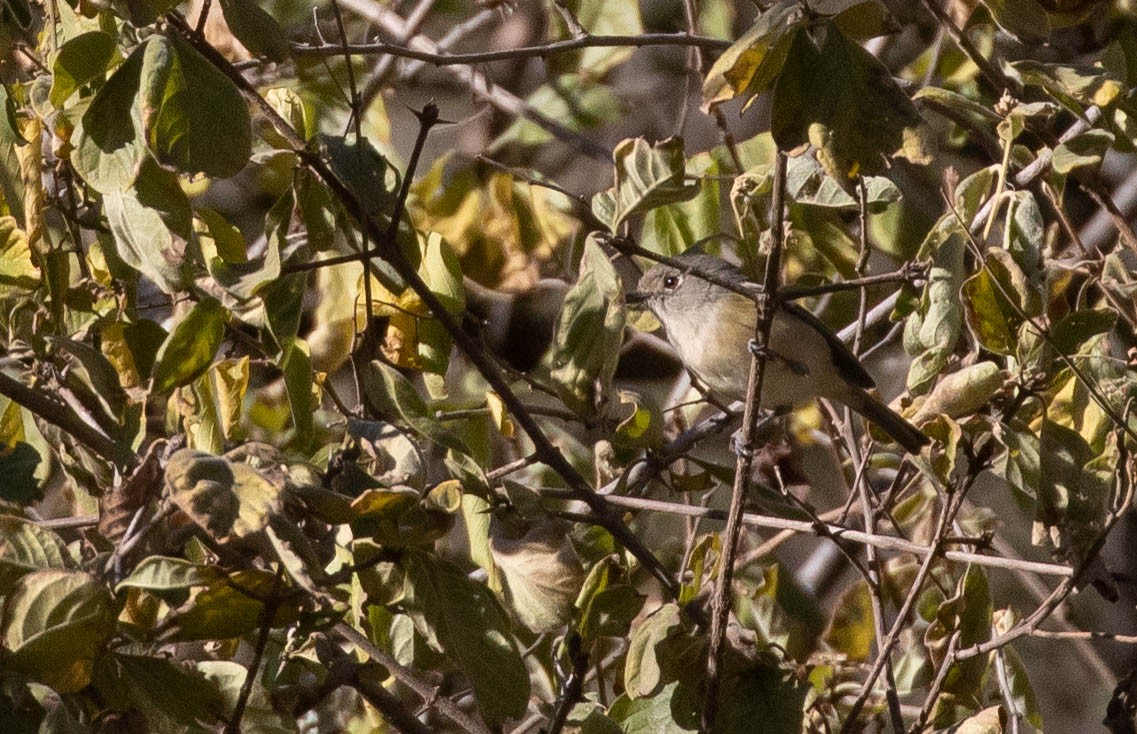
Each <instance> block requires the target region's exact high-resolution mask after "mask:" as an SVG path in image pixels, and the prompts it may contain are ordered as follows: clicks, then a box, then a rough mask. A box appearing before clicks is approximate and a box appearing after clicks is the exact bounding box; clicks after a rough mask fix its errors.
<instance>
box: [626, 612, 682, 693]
mask: <svg viewBox="0 0 1137 734" xmlns="http://www.w3.org/2000/svg"><path fill="white" fill-rule="evenodd" d="M680 632H682V625H681V624H680V619H679V607H678V606H676V605H675V604H664V605H663V606H661V607H660V608H659V609H656V610H655V611H654V612H652V613H651V614H649V615H648V616H647V618H645V619H644V620H643V621H642V622H640V623H639V624H638V625H637V626H636V628H635V630H634V631H633V632H632V637H631V639H630V640H629V642H628V655H627V658H625V661H624V687H625V690H626V691H627V692H628V695H629V696H631V697H632V698H645V697H647V696H652V695H655V694H656V693H657V692H658V691H659V690H660V689H661V688H662V687H663V684H664V683H665V682H666V680H665V678H664V674H663V671H662V669H661V667H660V660H659V657H658V655H659V652H658V649H659V646H660V644H661V643H662V642H664V641H665V640H667V639H668V638H670V637H673V636H675V635H677V634H678V633H680Z"/></svg>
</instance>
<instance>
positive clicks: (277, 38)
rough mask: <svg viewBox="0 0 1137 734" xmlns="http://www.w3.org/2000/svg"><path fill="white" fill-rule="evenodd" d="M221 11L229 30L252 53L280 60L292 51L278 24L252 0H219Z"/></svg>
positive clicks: (271, 59) (272, 59)
mask: <svg viewBox="0 0 1137 734" xmlns="http://www.w3.org/2000/svg"><path fill="white" fill-rule="evenodd" d="M221 12H222V13H224V14H225V22H226V24H228V26H229V30H230V31H232V32H233V35H234V36H236V37H237V40H238V41H240V42H241V44H242V45H243V46H244V47H245V48H247V49H248V50H249V53H251V54H252V55H253V56H263V57H265V58H266V59H268V60H269V61H276V62H281V61H284V60H286V59H287V58H288V57H289V56H290V55H291V49H290V47H289V45H288V38H287V37H286V36H285V35H284V31H283V30H281V28H280V24H279V23H277V22H276V19H275V18H273V17H272V16H271V15H269V14H268V13H266V12H265V11H264V10H263V9H262V8H261V7H260V6H259V5H258V4H257V3H256V2H255V0H221Z"/></svg>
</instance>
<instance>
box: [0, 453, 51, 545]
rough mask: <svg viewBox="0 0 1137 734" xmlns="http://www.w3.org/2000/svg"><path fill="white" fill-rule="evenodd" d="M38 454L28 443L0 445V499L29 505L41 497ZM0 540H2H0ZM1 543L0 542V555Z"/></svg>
mask: <svg viewBox="0 0 1137 734" xmlns="http://www.w3.org/2000/svg"><path fill="white" fill-rule="evenodd" d="M39 463H40V455H39V452H38V451H36V450H35V448H33V447H32V446H31V445H30V444H27V443H24V442H23V441H17V442H16V443H15V444H14V445H12V446H3V445H0V477H3V478H4V481H3V482H0V500H4V501H7V502H14V503H15V504H17V505H30V504H32V503H34V502H39V501H40V500H42V499H43V488H42V487H40V484H39V480H38V479H36V467H37V466H39ZM0 542H2V541H0ZM2 554H3V545H2V544H0V555H2Z"/></svg>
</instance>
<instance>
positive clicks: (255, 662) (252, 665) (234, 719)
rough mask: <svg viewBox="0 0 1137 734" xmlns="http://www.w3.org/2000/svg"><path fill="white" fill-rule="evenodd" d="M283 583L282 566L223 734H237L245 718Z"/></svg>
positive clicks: (262, 617) (277, 570) (264, 611)
mask: <svg viewBox="0 0 1137 734" xmlns="http://www.w3.org/2000/svg"><path fill="white" fill-rule="evenodd" d="M283 581H284V565H283V564H281V565H279V566H277V569H276V578H275V579H273V582H272V592H271V594H270V596H269V598H268V600H267V601H265V603H264V607H263V608H262V610H261V628H260V632H259V633H258V634H257V644H256V647H254V648H253V659H252V660H251V661H249V668H248V670H246V671H245V680H244V682H243V683H242V684H241V692H240V693H239V694H238V695H237V703H236V704H235V705H234V706H233V715H232V716H231V717H230V718H229V722H228V723H227V724H226V725H225V734H239V733H240V731H241V719H242V718H244V716H245V708H246V707H247V706H248V704H249V696H250V695H252V693H253V684H254V683H256V680H257V671H259V670H260V667H261V659H262V658H263V657H264V654H265V647H266V646H267V645H268V636H269V633H270V632H271V631H272V620H273V618H274V617H275V616H276V610H277V607H279V606H280V596H279V592H280V585H281V583H282V582H283Z"/></svg>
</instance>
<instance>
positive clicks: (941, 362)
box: [904, 232, 964, 394]
mask: <svg viewBox="0 0 1137 734" xmlns="http://www.w3.org/2000/svg"><path fill="white" fill-rule="evenodd" d="M963 254H964V239H963V235H962V234H961V233H959V232H952V233H951V234H950V235H948V236H947V237H946V238H945V239H944V240H943V241H942V243H939V244H938V246H936V247H935V250H934V252H933V253H932V258H933V259H932V265H931V268H930V269H929V271H928V282H927V283H926V284H925V286H924V295H923V298H922V299H921V302H920V308H919V310H918V311H917V312H916V313H913V314H912V315H911V316H909V317H908V321H907V322H906V323H905V324H904V349H905V350H906V351H907V352H908V353H909V354H913V355H915V358H914V359H913V360H912V364H911V366H910V367H909V369H908V389H909V391H911V392H912V393H914V394H920V393H923V392H926V391H927V390H928V389H929V388H931V386H932V385H933V384H934V383H935V379H936V377H937V376H938V375H939V373H940V371H941V370H942V369H943V368H944V366H945V365H946V364H947V360H948V356H949V355H950V354H951V353H952V352H953V351H954V350H955V344H956V341H957V340H958V339H959V334H960V330H961V327H962V325H963V304H962V303H961V300H960V297H959V289H960V287H961V286H962V284H963V272H964V265H963Z"/></svg>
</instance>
